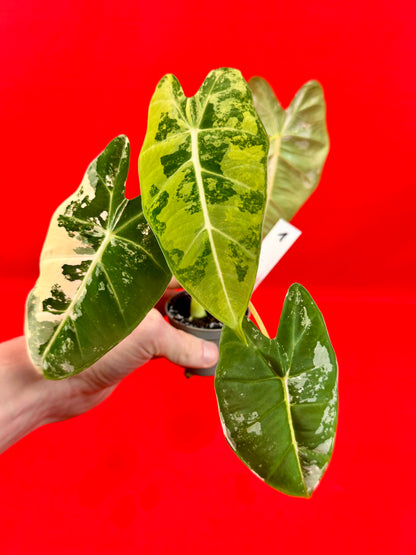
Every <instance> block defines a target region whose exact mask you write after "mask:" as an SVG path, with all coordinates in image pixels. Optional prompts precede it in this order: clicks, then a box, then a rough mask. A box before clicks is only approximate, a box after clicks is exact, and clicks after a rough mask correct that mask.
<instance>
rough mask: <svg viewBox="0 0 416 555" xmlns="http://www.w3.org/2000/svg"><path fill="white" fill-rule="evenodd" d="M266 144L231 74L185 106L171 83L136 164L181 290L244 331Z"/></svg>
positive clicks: (156, 104)
mask: <svg viewBox="0 0 416 555" xmlns="http://www.w3.org/2000/svg"><path fill="white" fill-rule="evenodd" d="M267 152H268V138H267V134H266V132H265V130H264V128H263V125H262V123H261V121H260V119H259V118H258V115H257V113H256V111H255V109H254V106H253V102H252V96H251V92H250V90H249V88H248V86H247V84H246V82H245V81H244V79H243V77H242V76H241V74H240V72H239V71H237V70H234V69H219V70H215V71H212V72H211V73H210V74H209V75H208V77H207V78H206V79H205V81H204V83H203V85H202V86H201V88H200V90H199V91H198V93H197V94H196V95H195V96H194V97H192V98H186V97H185V95H184V93H183V90H182V88H181V86H180V84H179V82H178V80H177V79H176V78H175V77H174V76H173V75H166V76H165V77H163V79H162V80H161V81H160V83H159V85H158V86H157V89H156V92H155V93H154V96H153V98H152V101H151V103H150V110H149V123H148V129H147V134H146V138H145V141H144V145H143V149H142V151H141V154H140V159H139V173H140V184H141V191H142V197H143V210H144V213H145V216H146V218H147V220H148V222H149V223H150V225H151V227H152V229H153V231H154V232H155V235H156V236H157V238H158V241H159V243H160V245H161V248H162V250H163V252H164V254H165V257H166V260H167V262H168V264H169V266H170V268H171V270H172V272H173V274H174V275H175V276H176V278H177V279H178V280H179V282H180V283H181V284H182V286H183V287H184V288H185V289H186V290H187V291H189V293H190V294H191V295H192V296H193V297H194V298H195V299H196V300H197V301H198V302H199V303H200V304H201V305H202V306H204V308H205V309H206V310H208V311H209V312H210V313H211V314H213V315H214V316H216V318H218V319H219V320H221V321H222V322H225V323H226V324H227V325H228V326H230V327H231V328H233V329H236V330H238V331H239V332H240V333H241V321H242V318H243V315H244V312H245V310H246V307H247V304H248V301H249V298H250V295H251V292H252V289H253V285H254V280H255V277H256V271H257V264H258V256H259V251H260V241H261V228H262V221H263V215H264V204H265V194H266V165H267Z"/></svg>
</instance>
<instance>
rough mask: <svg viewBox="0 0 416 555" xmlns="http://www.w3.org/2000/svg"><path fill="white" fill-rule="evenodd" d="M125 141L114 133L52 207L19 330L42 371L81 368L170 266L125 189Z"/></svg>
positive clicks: (114, 336) (131, 319)
mask: <svg viewBox="0 0 416 555" xmlns="http://www.w3.org/2000/svg"><path fill="white" fill-rule="evenodd" d="M129 155H130V148H129V144H128V141H127V138H126V137H124V136H120V137H117V138H116V139H114V140H113V141H112V142H111V143H110V144H109V145H108V146H107V148H106V149H105V150H104V152H102V153H101V154H100V155H99V156H98V158H96V160H94V161H93V162H92V164H91V165H90V166H89V168H88V170H87V172H86V174H85V176H84V179H83V181H82V183H81V185H80V187H79V188H78V190H77V191H76V192H75V193H74V194H73V195H72V196H71V197H69V198H68V199H67V200H66V201H65V202H64V203H63V204H62V205H61V206H60V207H59V208H58V209H57V211H56V212H55V214H54V216H53V218H52V220H51V223H50V227H49V231H48V234H47V237H46V240H45V244H44V247H43V250H42V256H41V263H40V276H39V279H38V281H37V283H36V285H35V288H34V289H33V290H32V292H31V293H30V295H29V298H28V301H27V312H26V324H25V328H26V329H25V331H26V338H27V342H28V347H29V352H30V355H31V358H32V361H33V363H34V365H35V366H36V367H37V368H38V369H39V370H41V371H43V373H44V374H45V376H46V377H48V378H52V379H60V378H65V377H67V376H70V375H72V374H77V373H78V372H81V371H82V370H84V369H85V368H87V367H88V366H90V365H91V364H92V363H93V362H95V361H96V360H98V359H99V358H100V357H101V356H102V355H103V354H104V353H105V352H107V351H108V350H109V349H111V348H112V347H113V346H114V345H116V344H117V343H118V342H119V341H121V339H123V338H124V337H125V336H126V335H128V334H129V333H130V332H131V331H132V330H133V329H134V328H135V327H136V326H137V324H138V323H139V322H140V321H141V320H142V319H143V318H144V316H145V315H146V313H147V312H148V311H149V310H150V309H151V308H152V306H153V305H154V304H155V303H156V302H157V300H158V299H159V298H160V296H161V295H162V293H163V291H164V289H165V288H166V285H167V284H168V282H169V279H170V276H171V274H170V272H169V269H168V267H167V266H166V263H165V261H164V258H163V254H162V252H161V251H160V248H159V246H158V244H157V241H156V239H155V238H154V236H153V233H152V231H151V229H150V227H149V225H148V223H147V222H146V220H145V218H144V216H143V212H142V209H141V201H140V198H139V197H138V198H135V199H133V200H127V199H126V198H125V196H124V189H125V182H126V178H127V173H128V167H129Z"/></svg>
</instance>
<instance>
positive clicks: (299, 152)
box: [249, 77, 329, 236]
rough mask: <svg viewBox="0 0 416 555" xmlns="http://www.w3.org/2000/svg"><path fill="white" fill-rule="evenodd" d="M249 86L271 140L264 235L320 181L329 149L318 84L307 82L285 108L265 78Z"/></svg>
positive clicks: (297, 207) (252, 82) (287, 216)
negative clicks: (285, 108)
mask: <svg viewBox="0 0 416 555" xmlns="http://www.w3.org/2000/svg"><path fill="white" fill-rule="evenodd" d="M249 86H250V88H251V90H252V92H253V100H254V105H255V107H256V110H257V112H258V114H259V116H260V118H261V120H262V122H263V124H264V126H265V128H266V130H267V133H268V135H269V139H270V149H269V158H268V178H267V182H268V183H267V189H268V192H267V206H266V213H265V218H264V227H263V235H264V236H265V235H267V233H268V232H269V231H270V230H271V228H272V227H273V226H274V225H275V223H276V222H277V221H278V220H279V219H280V218H283V219H285V220H286V221H289V220H291V219H292V217H293V216H294V214H295V213H296V212H297V211H298V210H299V208H300V207H301V206H302V204H303V203H304V202H305V201H306V200H307V199H308V198H309V196H310V195H311V194H312V193H313V191H314V190H315V189H316V187H317V185H318V182H319V179H320V177H321V173H322V168H323V165H324V163H325V160H326V157H327V154H328V149H329V139H328V133H327V129H326V122H325V113H326V110H325V100H324V96H323V91H322V87H321V85H320V84H319V83H317V82H316V81H309V82H308V83H306V84H305V85H304V86H303V87H302V88H301V89H300V90H299V91H298V92H297V94H296V95H295V97H294V99H293V101H292V102H291V104H290V106H289V108H288V109H287V110H283V108H282V107H281V105H280V104H279V101H278V100H277V98H276V96H275V95H274V93H273V90H272V89H271V87H270V85H269V84H268V83H267V82H266V81H265V80H264V79H262V78H261V77H254V78H252V79H250V81H249Z"/></svg>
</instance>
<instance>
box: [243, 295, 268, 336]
mask: <svg viewBox="0 0 416 555" xmlns="http://www.w3.org/2000/svg"><path fill="white" fill-rule="evenodd" d="M248 307H249V309H250V312H251V313H252V315H253V318H254V320H255V322H256V324H257V326H258V328H259V330H260V331H261V333H262V334H263V335H265V336H266V337H267V339H270V335H269V334H268V332H267V329H266V326H265V325H264V324H263V322H262V319H261V318H260V316H259V313H258V312H257V310H256V309H255V308H254V305H253V303H252V302H251V301H250V302H249V303H248Z"/></svg>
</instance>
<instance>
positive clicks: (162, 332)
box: [0, 283, 218, 453]
mask: <svg viewBox="0 0 416 555" xmlns="http://www.w3.org/2000/svg"><path fill="white" fill-rule="evenodd" d="M170 285H173V286H175V285H176V284H175V283H172V284H170ZM171 294H172V293H169V290H168V292H167V296H169V295H171ZM155 357H166V358H167V359H168V360H170V361H172V362H174V363H175V364H178V365H180V366H185V367H186V366H187V367H201V368H207V367H209V366H212V365H213V364H215V363H216V362H217V359H218V349H217V347H216V345H215V344H213V343H210V342H207V341H203V340H201V339H198V338H196V337H193V336H191V335H188V334H186V333H184V332H182V331H179V330H177V329H175V328H173V327H172V326H170V325H169V324H168V323H167V322H166V321H165V320H164V318H163V316H162V315H161V313H160V312H159V311H158V310H156V309H152V310H151V311H150V312H149V313H148V314H147V316H146V317H145V318H144V320H143V321H142V322H141V323H140V324H139V326H138V327H137V328H136V329H135V330H134V331H133V332H132V333H131V334H130V335H129V336H128V337H126V338H125V339H124V340H123V341H122V342H121V343H119V344H118V345H117V346H116V347H114V349H112V350H111V351H110V352H108V353H107V354H106V355H105V356H103V357H102V358H101V359H100V360H99V361H97V362H96V363H95V364H93V365H92V366H91V367H90V368H88V369H87V370H85V371H84V372H82V373H81V374H78V375H76V376H72V377H70V378H67V379H64V380H60V381H51V380H46V379H45V378H44V377H43V376H42V375H41V374H40V373H39V372H38V371H37V370H36V369H35V368H34V366H33V364H32V363H31V361H30V358H29V356H28V353H27V349H26V343H25V338H24V337H23V336H22V337H17V338H15V339H11V340H10V341H5V342H4V343H1V344H0V453H2V452H3V451H5V450H6V449H7V448H8V447H10V446H11V445H13V444H14V443H16V442H17V441H18V440H19V439H21V438H22V437H24V436H25V435H27V434H28V433H30V432H32V431H33V430H35V429H36V428H39V427H40V426H43V425H45V424H49V423H52V422H59V421H61V420H66V419H68V418H72V417H74V416H78V415H80V414H82V413H84V412H86V411H88V410H90V409H92V408H93V407H95V406H96V405H98V404H99V403H101V402H102V401H103V400H104V399H106V398H107V397H108V396H109V395H110V394H111V393H112V391H114V389H115V388H116V387H117V385H118V384H119V383H120V382H121V380H122V379H123V378H125V377H126V376H127V375H129V374H130V373H131V372H133V371H134V370H135V369H136V368H138V367H140V366H142V365H143V364H145V363H146V362H148V361H149V360H151V359H152V358H155Z"/></svg>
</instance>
